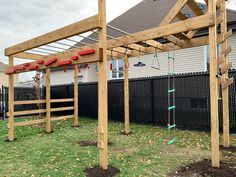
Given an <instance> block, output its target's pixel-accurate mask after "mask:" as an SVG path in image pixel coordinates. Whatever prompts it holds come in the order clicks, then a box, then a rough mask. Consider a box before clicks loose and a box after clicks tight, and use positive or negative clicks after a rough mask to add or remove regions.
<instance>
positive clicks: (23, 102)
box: [14, 100, 46, 105]
mask: <svg viewBox="0 0 236 177" xmlns="http://www.w3.org/2000/svg"><path fill="white" fill-rule="evenodd" d="M43 103H46V100H26V101H14V105H27V104H43Z"/></svg>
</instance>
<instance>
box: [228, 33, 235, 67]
mask: <svg viewBox="0 0 236 177" xmlns="http://www.w3.org/2000/svg"><path fill="white" fill-rule="evenodd" d="M229 45H230V46H231V47H232V52H230V54H229V61H231V62H232V63H233V68H236V31H235V32H233V35H232V36H231V37H230V38H229Z"/></svg>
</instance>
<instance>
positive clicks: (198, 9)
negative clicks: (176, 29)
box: [187, 0, 204, 16]
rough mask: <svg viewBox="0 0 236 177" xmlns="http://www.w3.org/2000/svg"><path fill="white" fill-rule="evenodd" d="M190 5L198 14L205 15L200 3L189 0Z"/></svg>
mask: <svg viewBox="0 0 236 177" xmlns="http://www.w3.org/2000/svg"><path fill="white" fill-rule="evenodd" d="M187 5H188V7H189V8H190V9H191V10H192V11H193V12H194V13H195V14H196V15H197V16H200V15H203V14H204V13H203V12H202V10H201V9H200V8H199V6H198V4H197V3H196V1H195V0H189V1H188V2H187Z"/></svg>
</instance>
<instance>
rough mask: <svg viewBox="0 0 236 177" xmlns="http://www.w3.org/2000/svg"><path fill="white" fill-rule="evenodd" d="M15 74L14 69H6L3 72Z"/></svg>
mask: <svg viewBox="0 0 236 177" xmlns="http://www.w3.org/2000/svg"><path fill="white" fill-rule="evenodd" d="M15 73H16V70H15V68H13V67H12V68H7V69H6V71H5V74H8V75H9V74H15Z"/></svg>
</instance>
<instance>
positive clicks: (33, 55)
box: [13, 52, 45, 60]
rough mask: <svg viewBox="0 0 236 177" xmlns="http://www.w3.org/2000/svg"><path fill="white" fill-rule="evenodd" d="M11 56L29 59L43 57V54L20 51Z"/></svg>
mask: <svg viewBox="0 0 236 177" xmlns="http://www.w3.org/2000/svg"><path fill="white" fill-rule="evenodd" d="M13 56H14V57H15V58H23V59H29V60H41V59H43V58H44V57H45V56H44V55H39V54H33V53H27V52H21V53H18V54H15V55H13Z"/></svg>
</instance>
